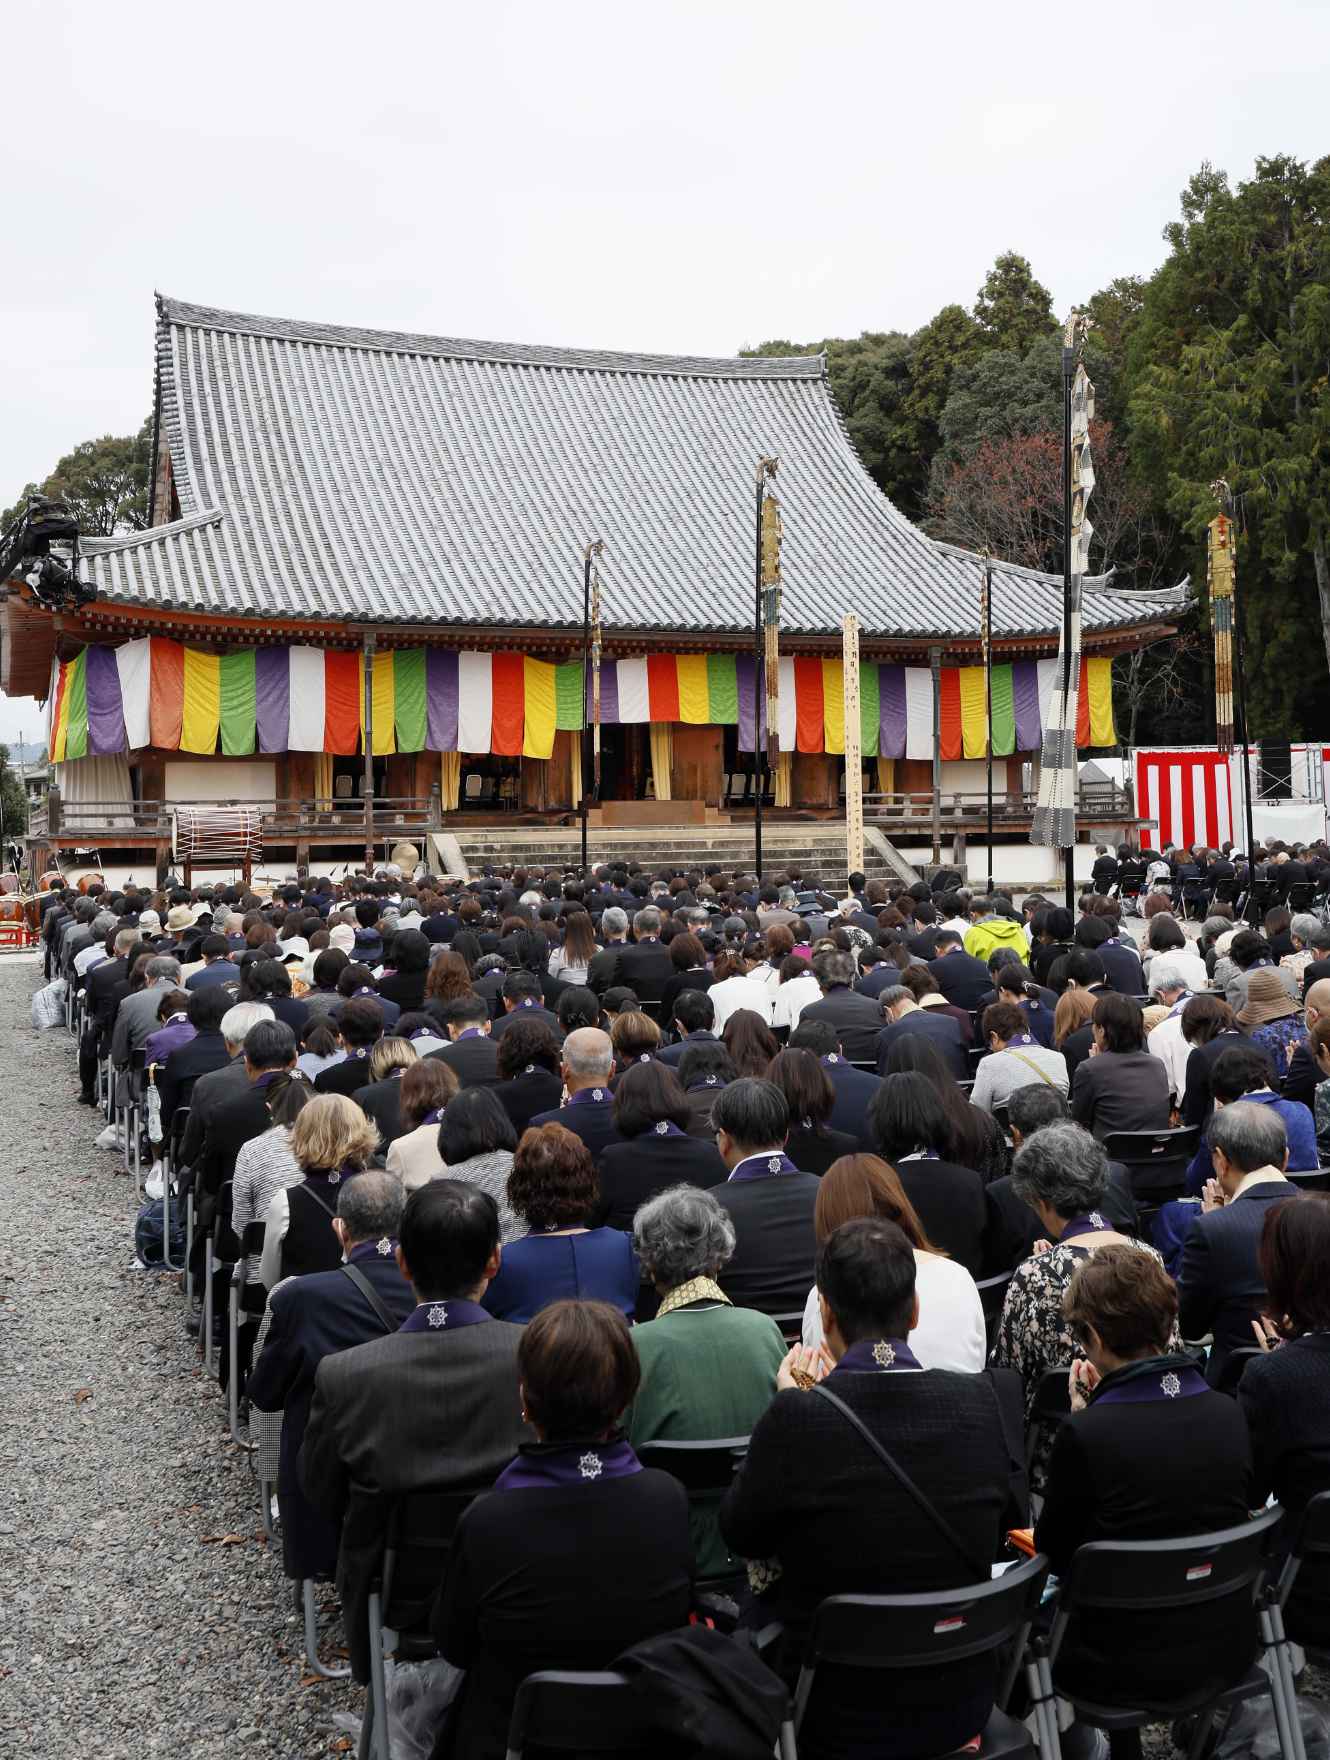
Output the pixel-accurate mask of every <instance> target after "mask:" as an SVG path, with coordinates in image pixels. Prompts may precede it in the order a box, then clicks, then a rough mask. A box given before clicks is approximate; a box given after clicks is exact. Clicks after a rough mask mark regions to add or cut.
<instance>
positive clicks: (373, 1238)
mask: <svg viewBox="0 0 1330 1760" xmlns="http://www.w3.org/2000/svg"><path fill="white" fill-rule="evenodd" d="M405 1201H406V1196H405V1193H404V1192H403V1190H402V1182H401V1181H400V1180H399V1179H398V1178H397V1176H396V1175H395V1174H390V1173H385V1172H382V1171H381V1170H380V1169H378V1168H370V1169H369V1170H368V1171H367V1172H366V1173H363V1174H361V1175H360V1176H359V1177H358V1178H357V1179H349V1180H345V1181H343V1183H342V1186H341V1189H340V1191H339V1192H338V1195H337V1215H336V1216H335V1217H334V1219H333V1229H334V1232H335V1233H336V1235H337V1238H338V1240H339V1241H340V1242H341V1243H342V1252H343V1254H344V1255H345V1258H346V1264H345V1265H342V1266H339V1267H338V1269H337V1270H336V1271H316V1272H314V1273H312V1274H311V1275H310V1276H307V1277H289V1278H287V1279H286V1281H285V1282H284V1283H280V1284H278V1286H277V1288H276V1289H275V1290H274V1291H273V1292H272V1298H271V1301H270V1303H269V1310H268V1311H269V1315H270V1317H271V1324H270V1326H269V1330H268V1338H267V1342H266V1343H265V1344H264V1347H263V1350H262V1352H261V1354H260V1356H259V1360H258V1362H257V1363H256V1364H255V1365H254V1371H253V1373H252V1374H251V1375H250V1378H249V1382H248V1385H247V1387H246V1389H245V1392H246V1394H247V1396H248V1398H249V1399H250V1401H251V1402H252V1403H253V1404H254V1405H255V1406H257V1407H258V1408H259V1410H260V1411H264V1412H281V1414H282V1444H281V1455H280V1459H279V1464H278V1469H277V1498H278V1502H279V1504H280V1506H281V1512H282V1557H283V1561H284V1564H285V1568H286V1574H287V1576H288V1577H295V1578H300V1577H316V1576H331V1575H332V1573H333V1571H334V1569H335V1568H336V1565H337V1540H338V1531H339V1530H338V1526H337V1524H336V1523H335V1522H332V1521H330V1520H329V1519H328V1518H327V1517H326V1516H324V1515H322V1514H321V1513H320V1512H319V1511H318V1510H316V1509H313V1508H311V1506H310V1505H309V1504H308V1503H307V1502H306V1500H305V1496H304V1493H303V1492H302V1491H301V1488H300V1481H299V1476H298V1474H297V1471H296V1463H297V1459H298V1457H299V1454H300V1445H301V1443H302V1442H303V1441H304V1439H305V1425H306V1422H307V1421H308V1418H309V1403H310V1400H311V1399H312V1398H313V1396H314V1376H315V1373H316V1371H317V1370H318V1366H319V1364H320V1363H321V1362H322V1361H323V1359H324V1357H326V1356H331V1355H332V1353H333V1352H334V1351H345V1350H349V1349H350V1348H351V1347H352V1346H353V1345H357V1344H365V1343H367V1342H368V1340H370V1339H372V1338H380V1337H382V1336H383V1335H384V1334H385V1333H389V1332H395V1331H396V1330H397V1329H398V1327H400V1326H401V1324H402V1322H403V1321H404V1320H405V1319H406V1317H407V1315H408V1314H409V1313H410V1312H411V1310H412V1309H413V1308H414V1307H415V1305H416V1298H415V1295H414V1293H413V1291H412V1289H411V1285H410V1284H409V1283H408V1282H407V1281H406V1279H405V1278H404V1277H403V1276H402V1273H401V1270H400V1269H399V1267H398V1264H397V1231H398V1227H399V1225H400V1223H401V1220H402V1206H403V1204H404V1203H405ZM362 1278H363V1279H364V1280H365V1282H366V1283H368V1285H369V1291H368V1292H367V1291H366V1290H365V1287H364V1284H362V1283H361V1281H360V1280H361V1279H362ZM375 1298H376V1299H377V1301H378V1304H379V1305H378V1307H376V1306H375V1305H374V1299H375ZM381 1310H382V1311H381Z"/></svg>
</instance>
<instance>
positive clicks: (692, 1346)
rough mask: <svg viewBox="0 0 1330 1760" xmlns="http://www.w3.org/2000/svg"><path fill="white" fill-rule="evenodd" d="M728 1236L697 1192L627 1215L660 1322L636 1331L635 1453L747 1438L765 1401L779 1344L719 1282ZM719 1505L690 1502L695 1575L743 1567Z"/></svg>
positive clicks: (630, 1429)
mask: <svg viewBox="0 0 1330 1760" xmlns="http://www.w3.org/2000/svg"><path fill="white" fill-rule="evenodd" d="M734 1239H735V1236H734V1223H733V1222H732V1221H731V1219H730V1216H729V1213H728V1212H727V1211H726V1210H725V1208H724V1207H723V1205H721V1204H718V1203H717V1202H716V1199H715V1198H714V1197H713V1196H712V1194H711V1193H710V1192H709V1191H705V1190H703V1189H702V1188H701V1187H698V1186H689V1185H678V1186H671V1187H670V1188H669V1189H668V1190H667V1191H664V1192H661V1193H659V1194H658V1196H656V1197H654V1198H652V1199H650V1200H649V1201H648V1202H647V1203H645V1204H643V1205H642V1207H641V1208H640V1209H639V1210H638V1212H637V1215H636V1216H635V1217H634V1219H633V1242H634V1246H635V1248H636V1251H637V1255H638V1259H639V1261H640V1262H641V1266H642V1275H643V1280H644V1282H645V1283H646V1284H647V1285H648V1286H650V1285H654V1286H655V1288H656V1290H657V1292H658V1293H659V1296H660V1307H659V1309H658V1310H657V1313H656V1318H655V1319H654V1320H648V1321H647V1322H646V1323H645V1324H644V1325H640V1326H635V1327H634V1328H633V1344H634V1346H635V1347H636V1350H637V1356H638V1361H639V1363H640V1365H641V1369H642V1380H641V1385H640V1386H639V1388H638V1390H637V1396H636V1398H635V1399H634V1400H633V1404H632V1408H631V1410H630V1411H629V1412H627V1413H626V1414H625V1415H624V1418H623V1420H622V1422H623V1427H624V1431H625V1433H626V1434H627V1438H628V1441H629V1442H630V1443H631V1444H632V1446H633V1448H634V1449H640V1448H642V1447H644V1446H645V1445H646V1444H647V1443H650V1442H705V1441H710V1440H717V1441H719V1440H720V1439H722V1438H725V1437H747V1436H748V1435H749V1434H750V1433H751V1431H752V1429H753V1426H754V1424H756V1423H757V1421H758V1419H759V1418H760V1417H761V1416H762V1414H763V1413H764V1412H765V1411H766V1409H767V1407H768V1406H769V1405H770V1404H771V1400H772V1396H773V1394H774V1393H775V1390H776V1371H777V1370H778V1369H779V1368H780V1366H781V1363H782V1361H783V1360H784V1358H785V1355H786V1345H785V1340H784V1338H783V1337H782V1336H781V1330H780V1327H779V1326H777V1324H776V1322H775V1321H774V1320H773V1319H772V1318H771V1317H770V1315H768V1314H760V1313H758V1312H757V1310H756V1309H754V1308H736V1307H734V1306H733V1305H732V1304H731V1302H730V1299H729V1297H728V1296H727V1295H726V1294H725V1292H724V1291H723V1290H722V1289H721V1287H720V1285H719V1284H718V1283H717V1282H716V1279H717V1277H718V1276H719V1275H720V1273H721V1271H722V1270H723V1269H724V1267H725V1265H726V1264H727V1262H728V1261H729V1258H730V1255H731V1254H732V1253H733V1252H734ZM719 1506H720V1499H719V1497H717V1498H716V1500H715V1503H714V1505H708V1504H706V1503H703V1502H701V1501H699V1500H694V1501H693V1503H692V1507H691V1509H690V1512H689V1527H690V1530H691V1533H692V1541H693V1560H694V1567H695V1570H696V1574H697V1576H698V1577H699V1578H706V1577H712V1578H715V1577H723V1576H726V1575H730V1574H734V1575H741V1574H742V1572H743V1569H744V1566H743V1561H742V1560H741V1559H736V1558H734V1557H733V1556H732V1555H731V1553H730V1551H729V1548H728V1547H727V1546H726V1544H725V1542H724V1540H723V1539H722V1537H721V1532H720V1524H719V1522H718V1520H717V1511H718V1509H719Z"/></svg>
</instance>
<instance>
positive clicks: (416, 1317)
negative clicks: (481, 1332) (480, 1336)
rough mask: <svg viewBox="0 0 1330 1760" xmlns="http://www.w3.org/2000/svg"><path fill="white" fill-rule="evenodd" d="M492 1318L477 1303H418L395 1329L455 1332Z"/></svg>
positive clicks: (451, 1301) (402, 1330)
mask: <svg viewBox="0 0 1330 1760" xmlns="http://www.w3.org/2000/svg"><path fill="white" fill-rule="evenodd" d="M493 1318H494V1316H493V1315H492V1314H487V1313H486V1312H485V1310H484V1308H482V1307H481V1305H480V1303H479V1302H464V1301H453V1300H451V1299H450V1300H448V1301H446V1302H418V1303H417V1304H416V1306H415V1307H414V1308H413V1309H412V1310H411V1312H410V1313H409V1314H408V1315H407V1317H406V1319H405V1320H403V1322H402V1324H401V1325H400V1326H399V1327H398V1328H397V1330H398V1331H399V1332H456V1331H457V1329H458V1327H459V1326H480V1325H482V1324H483V1323H484V1322H485V1321H486V1320H492V1319H493Z"/></svg>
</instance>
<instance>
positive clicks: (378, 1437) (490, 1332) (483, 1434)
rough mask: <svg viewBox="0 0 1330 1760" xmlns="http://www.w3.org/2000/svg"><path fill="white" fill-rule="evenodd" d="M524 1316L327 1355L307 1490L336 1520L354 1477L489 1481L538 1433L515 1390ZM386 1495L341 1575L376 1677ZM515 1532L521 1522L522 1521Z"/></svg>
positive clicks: (358, 1641) (363, 1653)
mask: <svg viewBox="0 0 1330 1760" xmlns="http://www.w3.org/2000/svg"><path fill="white" fill-rule="evenodd" d="M521 1336H522V1329H521V1327H520V1326H512V1325H510V1324H509V1323H508V1322H507V1321H506V1320H487V1321H484V1322H482V1323H480V1324H479V1325H475V1326H464V1327H460V1328H458V1330H457V1331H455V1332H454V1331H449V1330H448V1329H447V1328H441V1329H440V1330H439V1331H437V1332H395V1333H393V1334H392V1335H391V1336H390V1337H387V1338H376V1339H374V1340H373V1341H372V1342H371V1343H369V1344H362V1345H357V1346H355V1348H354V1349H352V1350H347V1351H339V1352H338V1353H337V1354H336V1355H335V1356H331V1357H324V1359H323V1361H322V1362H321V1363H320V1364H319V1366H318V1369H317V1371H316V1373H315V1378H314V1397H313V1399H312V1401H311V1402H310V1411H309V1422H308V1424H307V1425H306V1427H305V1441H304V1445H303V1446H302V1448H301V1451H300V1462H299V1473H300V1483H301V1486H302V1488H303V1489H304V1493H305V1496H306V1497H307V1498H308V1499H309V1501H310V1503H312V1504H313V1505H314V1507H315V1508H316V1509H318V1510H321V1511H322V1512H323V1513H324V1514H325V1515H326V1516H327V1517H328V1518H329V1519H330V1520H333V1521H340V1520H341V1518H342V1516H343V1515H344V1514H345V1512H346V1509H347V1505H348V1502H349V1501H350V1495H351V1487H352V1486H353V1485H357V1486H363V1487H364V1488H365V1489H366V1490H367V1491H369V1492H379V1493H387V1494H388V1496H389V1497H391V1496H392V1495H393V1494H395V1493H399V1492H410V1491H422V1490H425V1489H427V1488H429V1489H433V1490H439V1491H443V1490H447V1489H448V1488H449V1487H450V1486H454V1487H460V1486H467V1485H475V1484H483V1483H485V1482H487V1481H492V1480H493V1479H494V1478H495V1477H496V1476H497V1475H498V1474H499V1473H500V1472H502V1470H503V1468H504V1467H505V1466H507V1464H508V1462H509V1461H510V1460H512V1458H513V1456H514V1455H515V1454H516V1453H517V1450H518V1448H519V1446H520V1445H521V1443H522V1442H523V1441H526V1440H530V1432H529V1431H528V1430H527V1429H526V1426H525V1425H524V1424H523V1422H522V1418H521V1403H520V1401H519V1398H518V1380H517V1346H518V1342H519V1341H520V1339H521ZM384 1504H385V1500H384V1499H383V1498H382V1497H380V1498H379V1499H378V1500H377V1501H376V1502H375V1504H374V1505H373V1507H369V1508H365V1509H364V1510H361V1509H360V1508H359V1507H358V1508H357V1512H356V1519H355V1520H354V1521H353V1522H350V1523H347V1524H346V1525H345V1526H344V1527H343V1529H342V1543H341V1548H340V1551H339V1554H338V1559H337V1583H338V1587H339V1588H340V1590H341V1594H342V1610H343V1620H344V1624H345V1628H346V1635H347V1643H348V1644H349V1646H350V1650H351V1666H352V1668H353V1670H354V1672H355V1677H356V1679H357V1680H358V1681H366V1680H368V1679H369V1647H368V1643H367V1641H366V1626H365V1620H366V1611H367V1609H366V1602H367V1597H368V1592H369V1581H370V1576H371V1573H372V1572H373V1570H374V1569H375V1567H376V1566H377V1564H378V1562H379V1560H380V1559H381V1557H382V1550H383V1520H384V1516H385V1514H386V1510H385V1507H384ZM515 1530H516V1532H517V1533H518V1534H520V1533H521V1532H522V1526H521V1524H520V1523H518V1524H515Z"/></svg>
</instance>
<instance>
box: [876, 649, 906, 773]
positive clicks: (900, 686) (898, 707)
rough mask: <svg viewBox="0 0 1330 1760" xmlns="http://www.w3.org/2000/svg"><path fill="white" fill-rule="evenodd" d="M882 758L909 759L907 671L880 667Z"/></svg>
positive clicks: (879, 720)
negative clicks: (907, 740) (906, 751)
mask: <svg viewBox="0 0 1330 1760" xmlns="http://www.w3.org/2000/svg"><path fill="white" fill-rule="evenodd" d="M877 680H878V685H877V694H878V732H877V754H878V757H879V758H903V757H904V756H905V726H906V703H905V668H904V667H903V666H879V667H878V669H877Z"/></svg>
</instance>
